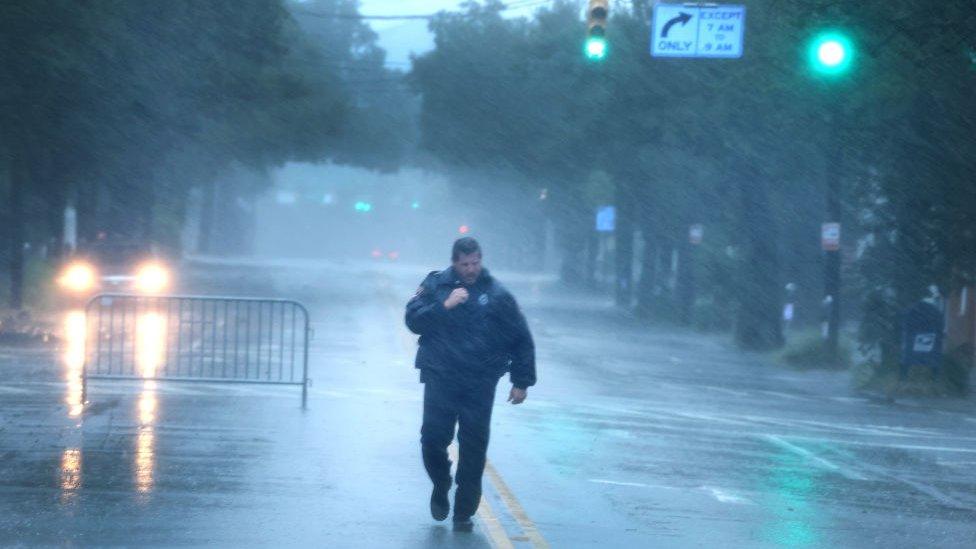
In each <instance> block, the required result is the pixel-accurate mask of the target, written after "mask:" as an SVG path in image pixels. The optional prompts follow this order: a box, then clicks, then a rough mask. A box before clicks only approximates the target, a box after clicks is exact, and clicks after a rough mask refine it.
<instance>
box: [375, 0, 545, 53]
mask: <svg viewBox="0 0 976 549" xmlns="http://www.w3.org/2000/svg"><path fill="white" fill-rule="evenodd" d="M460 3H461V0H360V9H359V12H360V13H362V14H364V15H412V14H428V13H436V12H438V11H441V10H455V9H457V8H458V5H459V4H460ZM509 3H513V4H516V5H521V4H525V5H526V7H524V8H516V9H511V10H509V11H507V12H506V15H509V16H513V17H518V16H528V15H531V14H532V12H533V11H534V10H535V9H536V8H538V7H539V6H540V5H542V4H546V3H547V1H546V0H537V1H536V0H513V1H512V2H509ZM370 25H371V26H372V27H373V29H374V30H375V31H376V32H377V34H379V35H380V41H379V42H380V47H382V48H383V49H385V50H386V53H387V64H388V65H389V66H390V67H391V68H399V69H403V70H407V69H409V68H410V63H409V61H410V53H411V52H413V53H423V52H425V51H427V50H429V49H431V48H433V47H434V39H433V37H432V36H431V34H430V33H429V32H427V22H426V21H424V20H401V21H370Z"/></svg>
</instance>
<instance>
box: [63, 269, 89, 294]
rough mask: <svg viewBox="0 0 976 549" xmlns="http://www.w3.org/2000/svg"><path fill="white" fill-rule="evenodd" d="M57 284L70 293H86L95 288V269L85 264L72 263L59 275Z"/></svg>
mask: <svg viewBox="0 0 976 549" xmlns="http://www.w3.org/2000/svg"><path fill="white" fill-rule="evenodd" d="M58 284H59V285H60V286H61V287H62V288H64V289H66V290H68V291H71V292H77V293H82V292H87V291H90V290H92V289H93V288H94V287H95V269H93V268H92V266H91V265H88V264H87V263H72V264H71V265H68V267H67V268H66V269H65V270H64V272H63V273H62V274H61V277H60V278H59V279H58Z"/></svg>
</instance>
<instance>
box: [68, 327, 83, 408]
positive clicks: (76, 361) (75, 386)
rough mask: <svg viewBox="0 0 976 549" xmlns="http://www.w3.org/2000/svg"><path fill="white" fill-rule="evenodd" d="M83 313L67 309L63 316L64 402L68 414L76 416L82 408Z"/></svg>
mask: <svg viewBox="0 0 976 549" xmlns="http://www.w3.org/2000/svg"><path fill="white" fill-rule="evenodd" d="M85 330H86V326H85V313H84V311H69V312H68V314H67V315H66V316H65V321H64V335H65V351H64V365H65V381H67V383H68V391H67V395H65V404H67V405H68V416H69V417H78V416H80V415H81V412H82V410H83V409H84V403H83V402H82V401H81V369H82V368H83V367H84V364H85Z"/></svg>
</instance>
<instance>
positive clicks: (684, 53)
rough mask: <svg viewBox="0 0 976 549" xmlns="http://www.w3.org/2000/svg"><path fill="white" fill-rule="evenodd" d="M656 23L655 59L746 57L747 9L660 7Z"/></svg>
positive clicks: (654, 30) (742, 7) (718, 6)
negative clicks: (743, 40) (743, 51)
mask: <svg viewBox="0 0 976 549" xmlns="http://www.w3.org/2000/svg"><path fill="white" fill-rule="evenodd" d="M652 23H653V24H652V25H651V55H653V56H654V57H717V58H727V59H735V58H738V57H742V36H743V34H744V32H745V27H746V7H745V6H734V5H712V6H708V5H705V6H685V5H683V4H657V5H655V6H654V21H653V22H652Z"/></svg>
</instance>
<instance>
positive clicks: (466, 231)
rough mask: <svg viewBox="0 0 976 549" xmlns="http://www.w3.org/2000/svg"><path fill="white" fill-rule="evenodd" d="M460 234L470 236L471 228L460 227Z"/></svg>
mask: <svg viewBox="0 0 976 549" xmlns="http://www.w3.org/2000/svg"><path fill="white" fill-rule="evenodd" d="M458 232H459V233H461V234H468V233H469V232H471V227H468V226H467V225H461V226H460V227H458Z"/></svg>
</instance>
